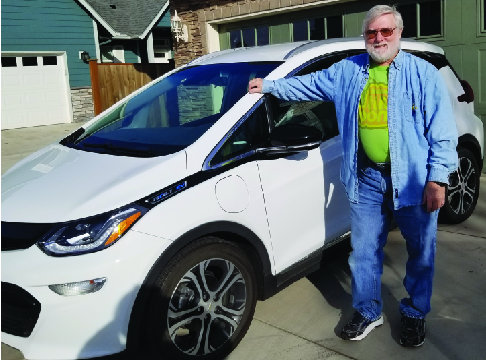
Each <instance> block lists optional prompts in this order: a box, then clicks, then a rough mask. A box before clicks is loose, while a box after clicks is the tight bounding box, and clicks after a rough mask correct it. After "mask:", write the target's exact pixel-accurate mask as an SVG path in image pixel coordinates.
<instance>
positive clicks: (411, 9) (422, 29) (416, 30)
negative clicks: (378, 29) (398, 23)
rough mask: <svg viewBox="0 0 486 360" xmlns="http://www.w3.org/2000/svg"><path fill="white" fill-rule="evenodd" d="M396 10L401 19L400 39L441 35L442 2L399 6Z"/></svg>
mask: <svg viewBox="0 0 486 360" xmlns="http://www.w3.org/2000/svg"><path fill="white" fill-rule="evenodd" d="M397 10H398V11H399V12H400V13H401V14H402V18H403V24H404V29H403V33H402V37H404V38H421V37H430V36H442V35H443V31H442V29H443V18H444V16H443V2H442V0H433V1H424V2H419V3H414V4H405V5H399V6H397Z"/></svg>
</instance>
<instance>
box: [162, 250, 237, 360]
mask: <svg viewBox="0 0 486 360" xmlns="http://www.w3.org/2000/svg"><path fill="white" fill-rule="evenodd" d="M245 305H246V284H245V280H244V278H243V275H242V274H241V272H240V270H239V269H238V268H237V267H236V266H235V265H234V264H233V263H232V262H231V261H228V260H224V259H218V258H214V259H209V260H205V261H202V262H200V263H199V264H197V265H196V266H194V267H193V268H192V269H190V270H189V271H188V272H187V273H186V274H185V275H184V276H183V277H182V279H181V280H180V281H179V283H178V284H177V286H176V288H175V290H174V292H173V293H172V296H171V299H170V303H169V310H168V312H167V329H168V331H169V336H170V338H171V340H172V342H173V343H174V345H175V346H176V347H177V348H178V349H179V350H181V351H182V352H184V353H186V354H188V355H207V354H210V353H212V352H214V351H216V350H217V349H219V348H220V347H221V346H222V345H223V344H224V343H226V342H227V341H228V340H229V339H230V338H231V336H232V335H233V333H234V332H235V331H236V329H237V327H238V325H239V323H240V321H241V318H242V316H243V313H244V311H245Z"/></svg>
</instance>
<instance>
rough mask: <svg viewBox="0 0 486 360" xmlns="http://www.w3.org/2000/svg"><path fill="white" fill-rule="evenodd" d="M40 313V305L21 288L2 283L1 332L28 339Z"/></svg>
mask: <svg viewBox="0 0 486 360" xmlns="http://www.w3.org/2000/svg"><path fill="white" fill-rule="evenodd" d="M40 311H41V304H40V302H38V301H37V299H36V298H34V297H33V296H32V295H31V294H29V293H28V292H27V291H25V290H24V289H22V288H21V287H19V286H17V285H14V284H9V283H6V282H2V332H6V333H7V334H11V335H15V336H22V337H29V336H30V334H31V333H32V330H34V326H35V324H36V323H37V319H38V318H39V314H40Z"/></svg>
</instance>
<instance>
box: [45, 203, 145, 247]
mask: <svg viewBox="0 0 486 360" xmlns="http://www.w3.org/2000/svg"><path fill="white" fill-rule="evenodd" d="M146 212H147V209H146V208H145V207H142V206H140V205H135V204H132V205H129V206H126V207H124V208H122V209H119V210H115V211H113V212H110V213H105V214H102V215H98V216H93V217H91V218H86V219H81V220H76V221H70V222H66V223H61V224H57V225H56V226H54V228H53V229H51V230H50V231H49V232H48V233H47V234H46V235H45V236H44V237H43V238H42V239H41V240H40V241H39V242H38V243H37V245H38V246H39V248H40V249H41V250H42V251H43V252H45V253H46V254H47V255H51V256H70V255H81V254H85V253H90V252H95V251H99V250H103V249H106V248H107V247H109V246H111V245H113V244H114V243H115V242H116V241H117V240H118V239H120V238H121V237H122V236H123V234H125V233H126V232H127V230H128V229H130V227H131V226H132V225H133V224H134V223H135V222H136V221H137V220H139V219H140V218H141V217H142V216H143V215H144V214H145V213H146Z"/></svg>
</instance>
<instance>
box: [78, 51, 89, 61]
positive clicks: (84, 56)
mask: <svg viewBox="0 0 486 360" xmlns="http://www.w3.org/2000/svg"><path fill="white" fill-rule="evenodd" d="M79 58H80V59H81V60H83V61H84V62H85V63H87V62H89V59H90V56H89V52H87V51H80V52H79Z"/></svg>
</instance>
